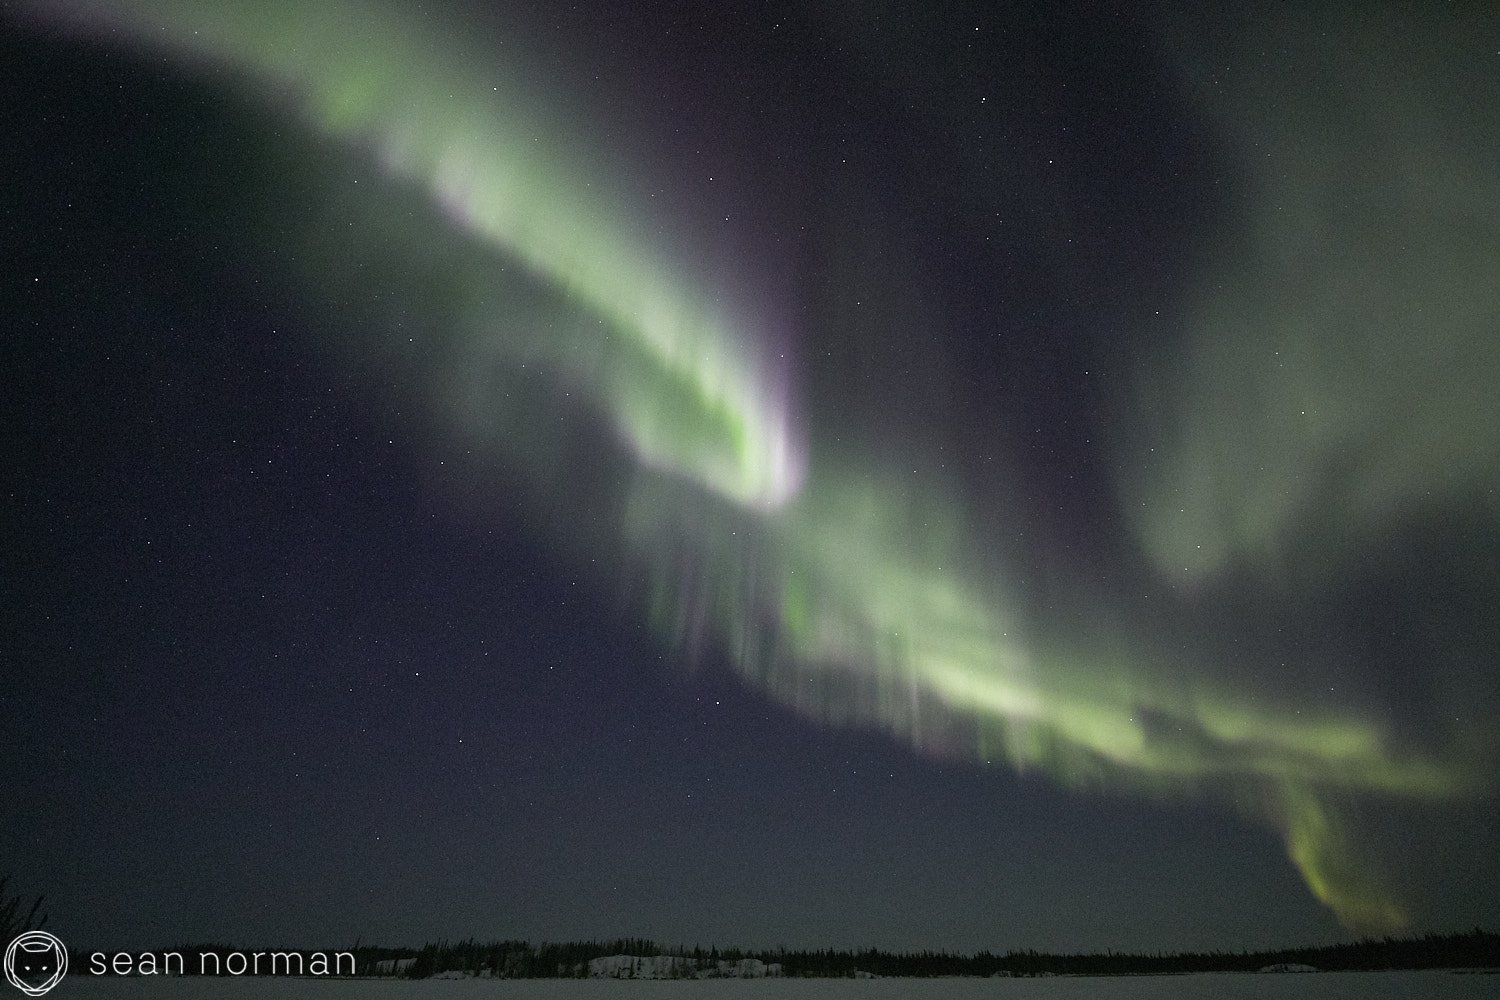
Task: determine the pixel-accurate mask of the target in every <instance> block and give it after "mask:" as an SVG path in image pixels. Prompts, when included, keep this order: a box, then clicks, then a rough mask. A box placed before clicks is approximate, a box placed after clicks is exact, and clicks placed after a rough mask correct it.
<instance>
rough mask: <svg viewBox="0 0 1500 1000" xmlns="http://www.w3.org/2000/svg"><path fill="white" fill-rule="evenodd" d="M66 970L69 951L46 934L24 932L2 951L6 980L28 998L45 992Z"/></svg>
mask: <svg viewBox="0 0 1500 1000" xmlns="http://www.w3.org/2000/svg"><path fill="white" fill-rule="evenodd" d="M67 971H68V949H67V948H65V947H63V943H62V942H61V941H59V940H58V939H57V938H55V937H53V936H52V935H51V934H48V933H47V932H46V931H27V932H26V933H25V934H22V935H21V936H20V937H18V938H16V939H15V940H14V941H12V942H11V943H10V947H9V948H7V949H6V950H5V978H6V979H8V980H10V984H11V985H12V986H14V987H15V988H16V989H18V990H20V991H21V992H22V993H25V994H26V995H27V996H30V997H39V996H41V995H42V994H43V993H46V992H47V991H48V990H50V989H51V988H52V987H54V986H56V985H57V984H58V983H60V982H62V977H63V975H64V974H65V973H66V972H67Z"/></svg>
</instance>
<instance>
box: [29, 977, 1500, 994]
mask: <svg viewBox="0 0 1500 1000" xmlns="http://www.w3.org/2000/svg"><path fill="white" fill-rule="evenodd" d="M50 995H51V996H55V997H80V998H89V997H98V998H100V1000H113V998H117V997H118V998H121V1000H127V998H128V1000H135V998H146V997H151V998H156V997H161V998H163V1000H173V998H175V997H182V998H184V1000H198V998H215V997H223V998H225V1000H239V998H245V1000H259V998H268V1000H269V998H273V997H274V998H277V1000H281V998H285V1000H346V998H355V997H358V998H364V997H370V998H373V1000H429V998H430V1000H489V998H492V997H493V998H495V1000H511V998H515V1000H522V998H527V1000H530V998H533V997H534V998H537V1000H613V998H616V997H618V998H632V1000H633V998H637V997H639V998H649V1000H657V998H670V1000H700V998H701V1000H845V998H847V1000H864V998H879V1000H903V998H917V1000H929V998H930V1000H939V998H950V997H951V998H953V1000H1009V998H1017V1000H1027V998H1036V1000H1072V998H1079V1000H1085V998H1087V1000H1093V998H1101V1000H1102V998H1111V1000H1114V998H1119V1000H1185V998H1191V1000H1199V998H1202V1000H1236V998H1257V1000H1258V998H1262V997H1266V998H1281V997H1287V998H1296V997H1309V998H1312V1000H1388V998H1389V1000H1396V998H1401V1000H1427V998H1433V1000H1443V998H1447V997H1500V975H1487V974H1466V973H1448V972H1323V973H1308V974H1286V975H1256V974H1247V973H1220V974H1208V975H1194V976H1129V977H1077V978H1074V977H1070V976H1060V977H1057V978H1054V979H873V980H871V979H864V980H860V979H717V980H699V981H680V982H673V981H666V982H650V981H635V982H630V981H620V980H589V979H529V980H509V981H506V980H476V979H468V980H418V981H400V980H375V979H356V980H309V979H269V978H262V979H217V980H215V979H198V978H186V979H177V978H166V977H163V976H153V977H137V978H132V979H113V978H111V979H106V978H95V977H91V976H70V977H69V978H68V979H67V980H65V981H64V982H62V983H60V984H59V985H58V987H57V989H55V990H53V991H52V993H51V994H50Z"/></svg>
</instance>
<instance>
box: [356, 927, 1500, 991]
mask: <svg viewBox="0 0 1500 1000" xmlns="http://www.w3.org/2000/svg"><path fill="white" fill-rule="evenodd" d="M352 950H353V951H354V954H355V958H356V961H357V964H358V968H359V973H360V974H361V975H375V974H378V973H379V972H380V971H382V970H381V966H380V963H382V962H385V963H391V964H389V965H388V966H387V967H386V968H387V969H388V970H389V972H390V973H393V974H398V975H402V976H408V977H413V978H426V977H428V976H434V975H438V974H441V973H444V972H451V973H466V974H470V975H476V976H480V975H488V976H495V977H503V978H511V979H538V978H553V977H559V976H561V977H570V976H583V975H587V974H588V963H589V961H590V960H592V959H595V958H604V957H606V956H609V955H638V956H641V957H643V958H649V957H652V956H655V955H682V956H685V957H688V958H692V959H695V960H697V961H698V962H700V963H701V962H713V961H716V960H724V961H730V962H733V961H738V960H740V959H742V958H757V959H760V960H761V961H763V962H766V963H767V964H772V963H776V964H779V965H780V966H781V969H782V974H783V975H787V976H821V977H848V976H854V975H855V974H856V973H867V974H871V975H876V976H926V977H932V976H993V975H1002V976H1003V975H1011V976H1046V975H1059V976H1062V975H1071V976H1126V975H1161V974H1168V973H1183V972H1255V971H1256V970H1259V969H1262V968H1264V967H1266V966H1268V965H1280V964H1296V965H1311V966H1314V967H1316V968H1318V969H1322V970H1325V971H1336V970H1382V969H1444V968H1500V934H1495V933H1492V932H1489V931H1482V930H1479V929H1477V928H1476V929H1474V930H1472V931H1469V932H1466V933H1459V934H1428V935H1426V936H1423V937H1419V938H1391V937H1385V938H1365V939H1364V940H1361V941H1356V942H1353V943H1350V944H1336V945H1324V946H1320V947H1310V948H1286V949H1279V950H1275V951H1238V952H1228V951H1213V952H1183V953H1156V954H1149V955H1132V954H1125V953H1119V952H1105V953H1103V954H1098V953H1094V954H1071V955H1068V954H1048V953H1045V952H1039V951H1010V952H1005V953H1003V954H997V953H992V952H988V951H982V952H979V953H978V954H973V955H962V954H955V953H952V952H943V951H921V952H888V951H880V950H878V949H874V948H870V949H866V950H862V951H839V950H835V949H823V950H819V951H792V950H787V949H778V950H775V951H746V950H741V949H737V948H708V949H704V948H702V947H696V946H695V947H693V948H685V947H681V946H679V947H675V948H663V947H662V946H661V945H660V944H658V943H656V942H654V941H647V940H642V939H631V938H623V939H619V940H614V941H581V942H570V943H564V944H540V945H532V944H529V943H528V942H526V941H491V942H479V941H476V940H472V939H471V940H467V941H460V942H457V943H449V942H446V941H443V942H437V943H429V944H426V945H424V946H423V947H421V948H418V949H412V948H375V947H368V946H358V945H356V946H355V948H354V949H352ZM404 960H410V961H409V962H408V961H404ZM396 963H400V964H399V965H397V964H396Z"/></svg>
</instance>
